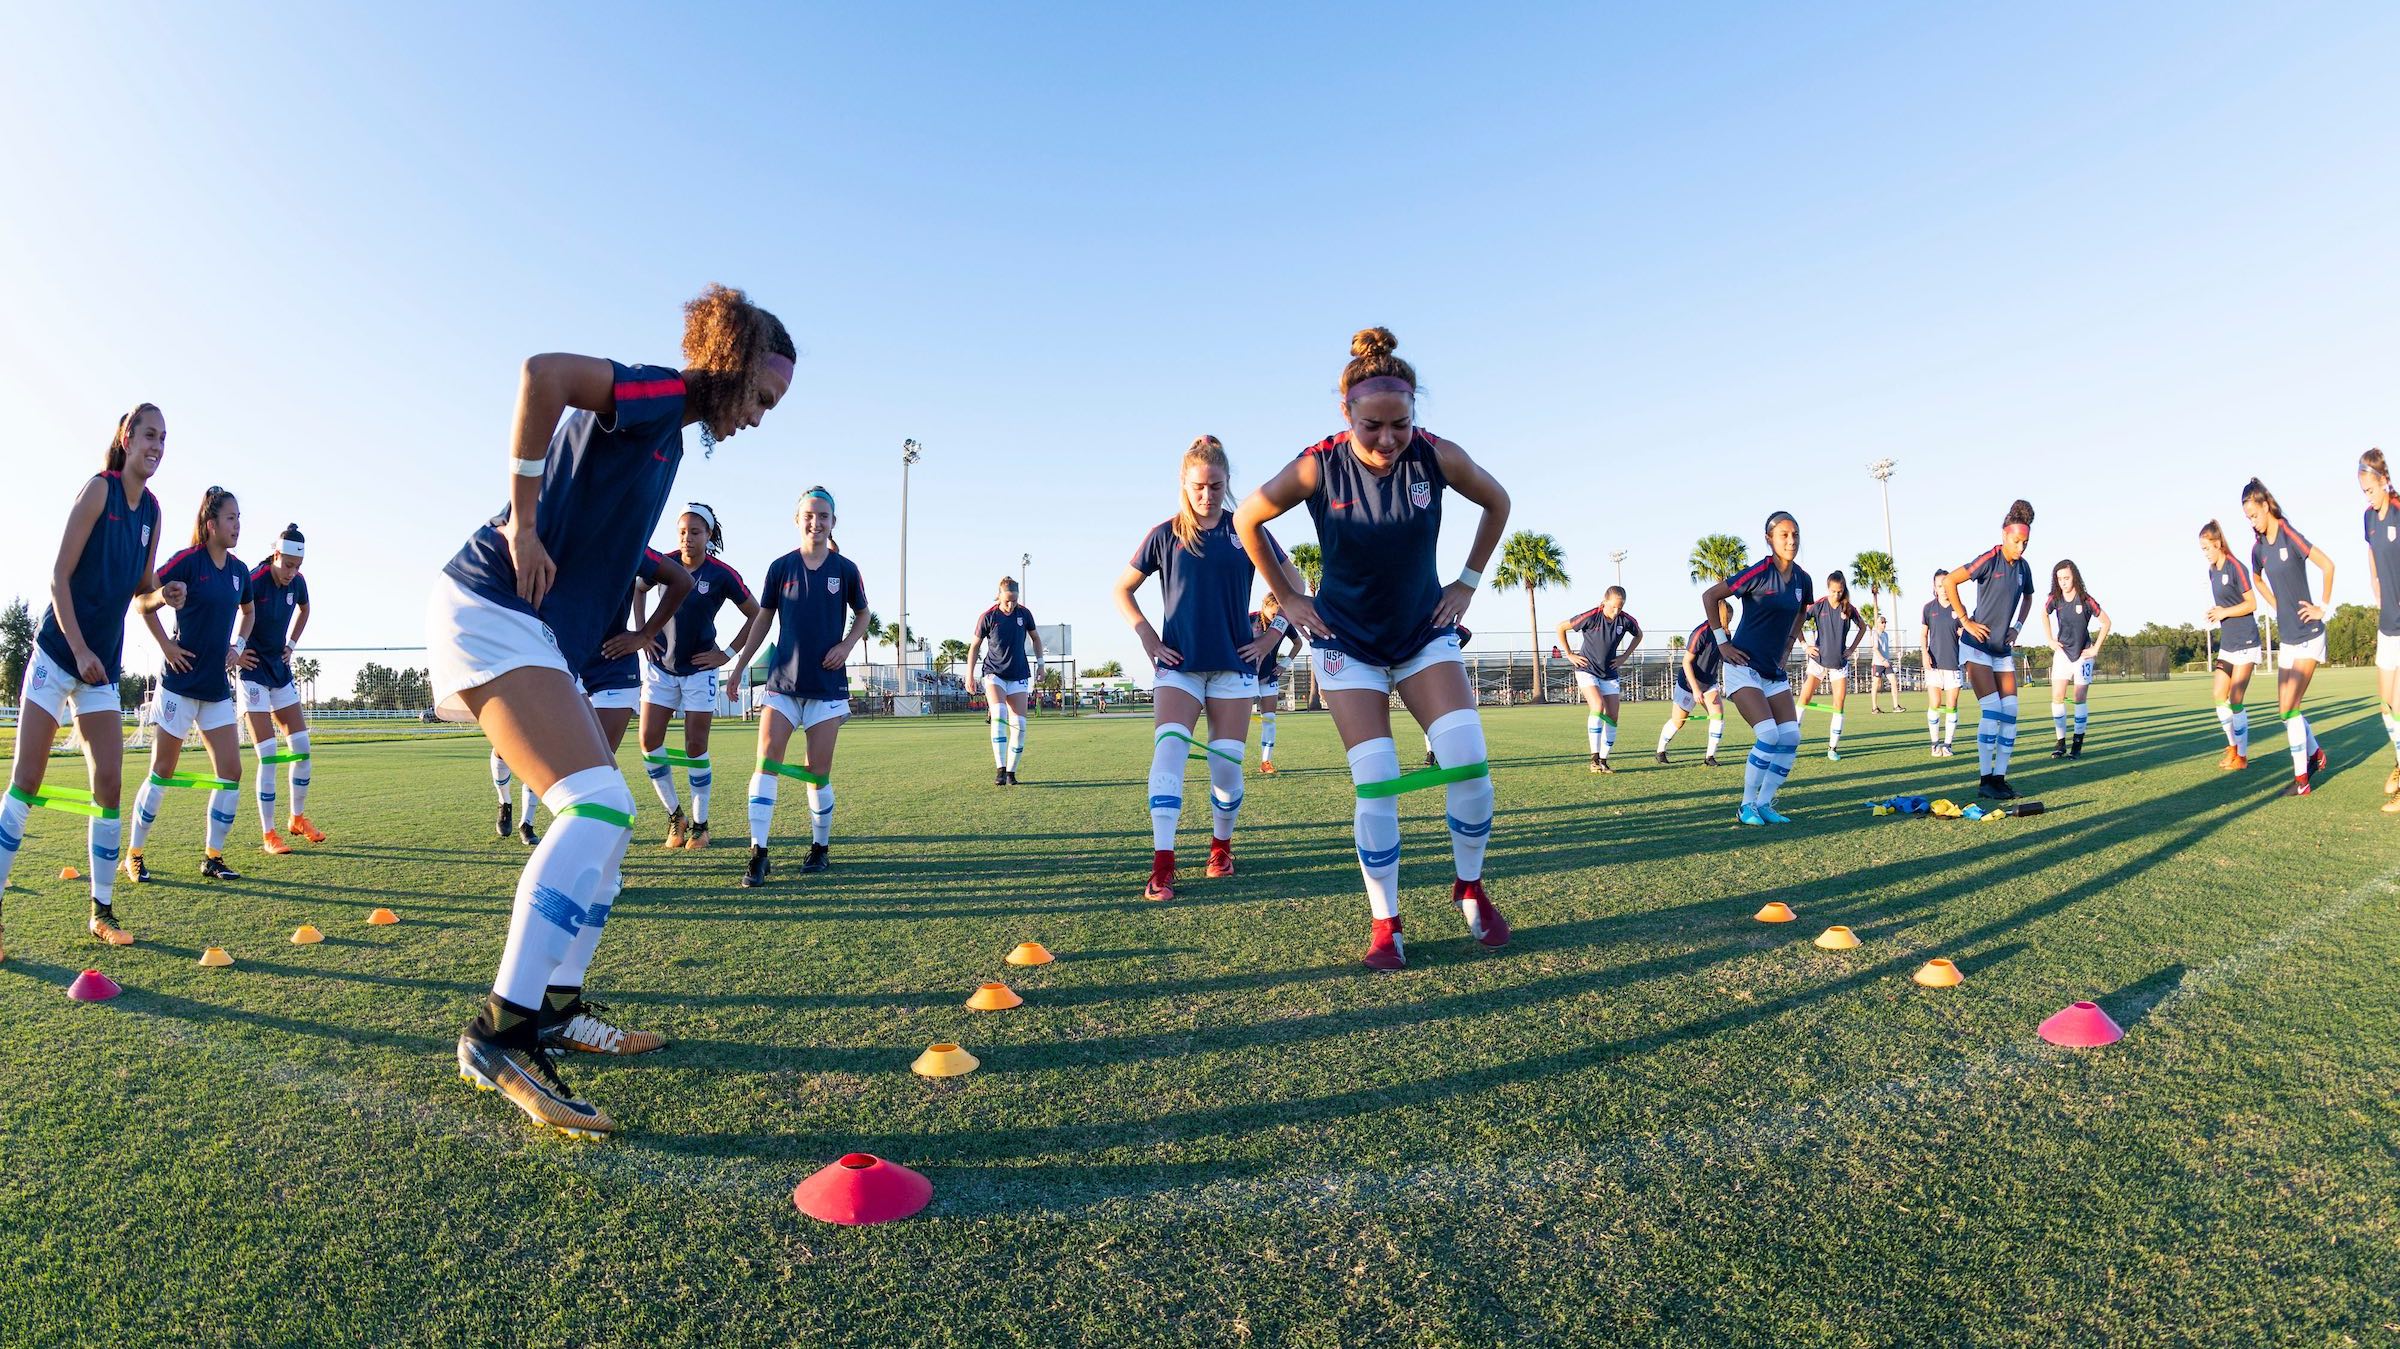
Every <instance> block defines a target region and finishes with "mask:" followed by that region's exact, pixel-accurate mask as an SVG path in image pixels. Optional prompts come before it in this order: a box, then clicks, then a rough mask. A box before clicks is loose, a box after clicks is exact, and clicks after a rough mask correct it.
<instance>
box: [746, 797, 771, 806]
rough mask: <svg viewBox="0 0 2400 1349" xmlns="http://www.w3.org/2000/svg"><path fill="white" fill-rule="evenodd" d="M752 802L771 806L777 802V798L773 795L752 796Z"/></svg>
mask: <svg viewBox="0 0 2400 1349" xmlns="http://www.w3.org/2000/svg"><path fill="white" fill-rule="evenodd" d="M750 804H751V805H754V806H771V805H774V804H775V798H774V797H772V796H753V797H751V798H750Z"/></svg>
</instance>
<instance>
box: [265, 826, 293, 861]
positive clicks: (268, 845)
mask: <svg viewBox="0 0 2400 1349" xmlns="http://www.w3.org/2000/svg"><path fill="white" fill-rule="evenodd" d="M258 840H259V841H258V850H259V851H260V852H263V853H265V854H267V855H268V856H270V857H281V856H283V855H285V854H286V853H289V852H290V851H291V850H292V845H291V844H289V843H286V842H284V841H283V835H281V834H278V833H276V832H275V831H274V830H272V829H269V830H267V831H266V832H265V833H262V834H260V835H259V836H258Z"/></svg>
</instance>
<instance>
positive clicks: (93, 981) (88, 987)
mask: <svg viewBox="0 0 2400 1349" xmlns="http://www.w3.org/2000/svg"><path fill="white" fill-rule="evenodd" d="M124 991H125V990H124V989H122V988H120V987H118V986H117V981H116V980H114V979H111V978H109V977H108V976H107V975H105V974H102V973H101V972H100V971H98V970H85V971H84V972H83V973H81V974H78V975H76V976H75V982H74V983H71V984H69V985H67V996H68V997H70V998H73V999H74V1000H75V1001H77V1002H106V1001H108V1000H109V999H110V998H113V997H115V996H117V995H118V994H119V993H122V992H124Z"/></svg>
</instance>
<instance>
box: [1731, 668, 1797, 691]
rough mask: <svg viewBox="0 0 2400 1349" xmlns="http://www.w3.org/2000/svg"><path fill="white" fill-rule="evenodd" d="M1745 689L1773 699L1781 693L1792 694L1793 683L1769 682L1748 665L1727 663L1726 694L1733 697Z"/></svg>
mask: <svg viewBox="0 0 2400 1349" xmlns="http://www.w3.org/2000/svg"><path fill="white" fill-rule="evenodd" d="M1743 689H1757V690H1758V691H1759V692H1760V693H1763V694H1765V695H1767V696H1768V697H1770V698H1772V697H1774V696H1775V695H1776V694H1779V693H1789V692H1791V691H1792V681H1791V680H1789V679H1778V680H1774V681H1773V682H1769V681H1768V680H1767V679H1766V678H1765V677H1764V676H1762V675H1760V674H1759V672H1758V671H1756V670H1753V669H1751V668H1750V667H1749V666H1747V665H1736V664H1734V663H1733V662H1732V661H1727V662H1725V692H1726V693H1727V694H1728V695H1732V694H1736V693H1739V692H1741V691H1742V690H1743Z"/></svg>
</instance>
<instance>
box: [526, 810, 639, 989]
mask: <svg viewBox="0 0 2400 1349" xmlns="http://www.w3.org/2000/svg"><path fill="white" fill-rule="evenodd" d="M632 794H633V793H632V789H631V788H628V789H627V790H626V796H627V798H628V799H630V798H631V797H632ZM622 832H623V833H624V835H625V839H624V842H622V843H619V844H618V845H617V850H616V853H615V855H614V856H612V857H611V858H610V859H609V861H608V866H607V868H606V869H605V870H603V871H602V872H601V873H600V884H599V885H598V886H596V887H594V889H593V891H592V902H591V903H589V904H587V905H585V906H584V911H583V928H582V930H581V931H579V932H577V933H576V934H575V940H573V941H571V942H569V943H567V955H566V959H564V960H561V961H560V962H559V963H558V968H557V969H555V970H552V971H551V972H550V985H551V987H560V986H564V987H567V988H578V989H579V988H582V987H583V976H584V973H585V972H586V971H587V970H589V969H591V967H592V953H593V952H594V951H596V950H598V949H599V947H600V933H601V930H602V929H603V928H605V927H606V926H607V925H608V915H609V911H610V910H611V909H613V908H615V907H616V903H617V897H618V896H619V895H621V894H623V893H625V872H624V867H625V850H626V849H627V848H629V847H631V846H633V831H632V830H631V829H627V830H624V831H622ZM544 991H545V992H546V991H547V990H546V989H545V990H544Z"/></svg>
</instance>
